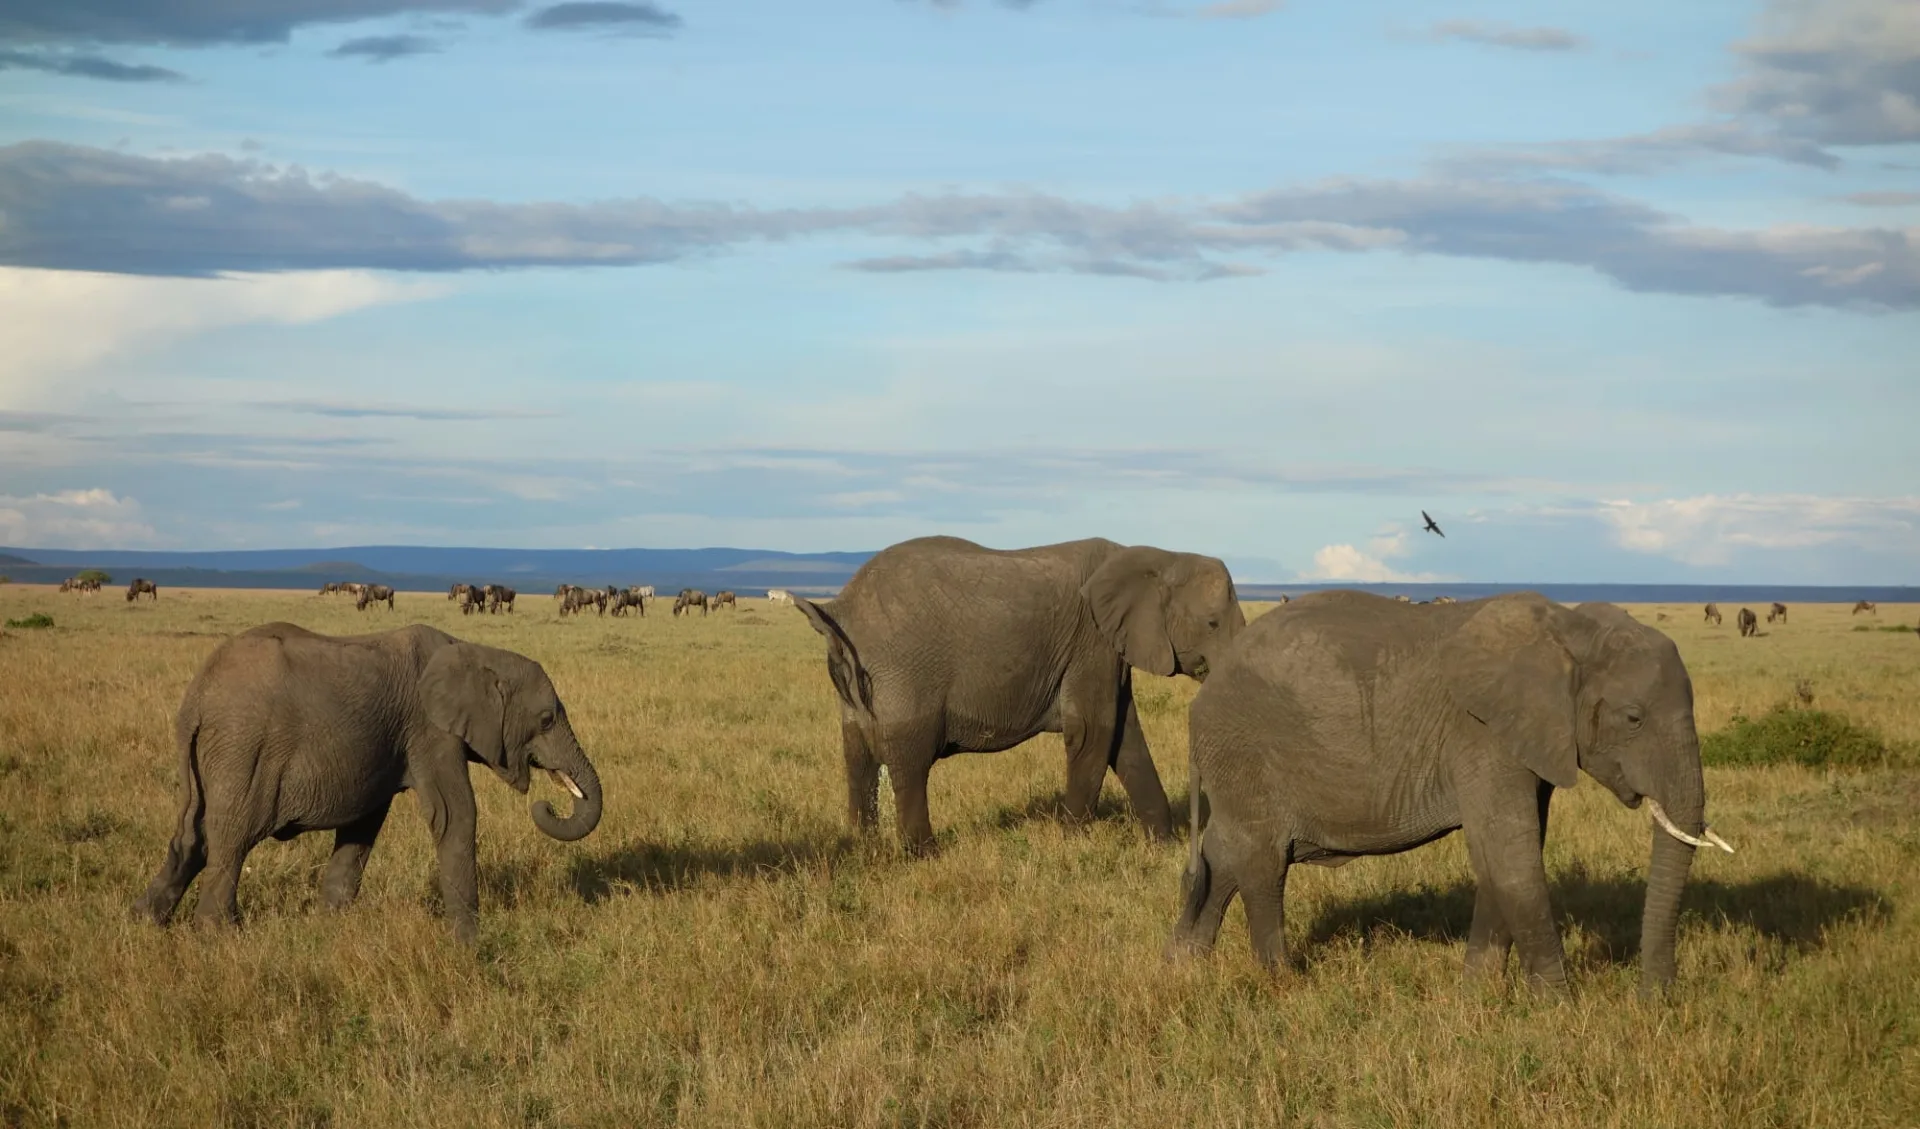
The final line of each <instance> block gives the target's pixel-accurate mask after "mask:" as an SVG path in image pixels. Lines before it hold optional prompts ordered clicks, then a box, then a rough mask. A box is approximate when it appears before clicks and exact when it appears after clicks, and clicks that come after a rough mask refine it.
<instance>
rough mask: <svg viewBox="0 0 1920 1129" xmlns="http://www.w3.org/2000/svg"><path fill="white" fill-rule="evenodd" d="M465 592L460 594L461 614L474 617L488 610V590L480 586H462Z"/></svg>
mask: <svg viewBox="0 0 1920 1129" xmlns="http://www.w3.org/2000/svg"><path fill="white" fill-rule="evenodd" d="M460 587H461V588H463V589H465V591H463V592H461V593H460V614H461V615H472V614H473V613H474V612H483V611H486V610H487V590H486V587H485V586H484V585H480V584H462V585H461V586H460Z"/></svg>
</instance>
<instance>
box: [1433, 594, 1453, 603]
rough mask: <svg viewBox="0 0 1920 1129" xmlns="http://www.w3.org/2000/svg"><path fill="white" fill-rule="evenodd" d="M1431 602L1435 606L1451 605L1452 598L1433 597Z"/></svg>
mask: <svg viewBox="0 0 1920 1129" xmlns="http://www.w3.org/2000/svg"><path fill="white" fill-rule="evenodd" d="M1433 602H1434V603H1436V604H1451V603H1453V597H1452V596H1435V597H1434V598H1433Z"/></svg>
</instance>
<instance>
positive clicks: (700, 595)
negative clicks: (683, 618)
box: [673, 588, 707, 616]
mask: <svg viewBox="0 0 1920 1129" xmlns="http://www.w3.org/2000/svg"><path fill="white" fill-rule="evenodd" d="M694 608H699V609H700V614H701V615H706V614H707V594H706V593H705V592H702V591H699V590H698V589H694V588H682V589H680V597H679V599H676V600H675V601H674V602H673V614H674V615H676V616H677V615H679V614H680V613H681V612H682V611H685V612H686V613H687V614H688V615H692V614H693V609H694Z"/></svg>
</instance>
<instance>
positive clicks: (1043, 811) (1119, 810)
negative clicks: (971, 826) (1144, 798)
mask: <svg viewBox="0 0 1920 1129" xmlns="http://www.w3.org/2000/svg"><path fill="white" fill-rule="evenodd" d="M1074 822H1075V821H1074V819H1073V818H1072V817H1071V816H1069V815H1068V814H1067V794H1066V793H1065V792H1049V793H1044V794H1041V795H1036V796H1029V797H1027V802H1026V803H1023V804H1020V805H1017V806H1015V805H1011V804H1008V805H1003V806H1001V807H1000V808H997V809H995V811H994V812H993V814H991V815H989V816H987V818H986V819H985V820H984V821H982V822H981V824H980V826H984V827H992V828H996V829H998V830H1001V831H1011V830H1013V829H1014V828H1016V827H1021V826H1024V825H1025V824H1029V823H1065V824H1072V823H1074ZM1086 822H1087V823H1132V822H1134V818H1133V805H1132V804H1129V803H1128V802H1127V801H1126V800H1125V799H1124V798H1122V797H1119V796H1109V795H1105V794H1103V795H1101V797H1100V799H1099V800H1097V801H1095V803H1094V805H1093V816H1092V817H1091V818H1089V819H1088V820H1086Z"/></svg>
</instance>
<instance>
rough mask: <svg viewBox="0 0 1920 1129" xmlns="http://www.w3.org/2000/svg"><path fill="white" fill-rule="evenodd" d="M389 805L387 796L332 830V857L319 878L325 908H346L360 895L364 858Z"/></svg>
mask: <svg viewBox="0 0 1920 1129" xmlns="http://www.w3.org/2000/svg"><path fill="white" fill-rule="evenodd" d="M392 807H393V800H392V798H391V797H389V798H388V799H386V800H384V801H382V803H381V804H380V806H379V807H378V808H377V809H375V810H374V811H372V812H369V813H368V814H366V815H365V816H362V817H361V818H360V819H357V820H355V821H354V822H352V823H349V824H347V825H346V826H345V827H342V828H340V829H339V830H337V831H335V832H334V833H333V857H332V858H331V859H329V860H327V872H326V874H325V875H323V876H322V877H321V879H320V898H321V900H322V901H324V902H325V903H326V905H327V908H328V909H345V908H347V906H348V905H350V904H352V902H353V899H354V898H356V897H358V896H359V894H360V876H361V875H362V874H364V873H366V869H367V857H368V856H369V855H371V854H373V841H374V840H375V839H376V838H378V837H379V835H380V827H381V825H382V824H384V823H385V822H386V821H387V812H388V811H389V810H390V809H391V808H392Z"/></svg>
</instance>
